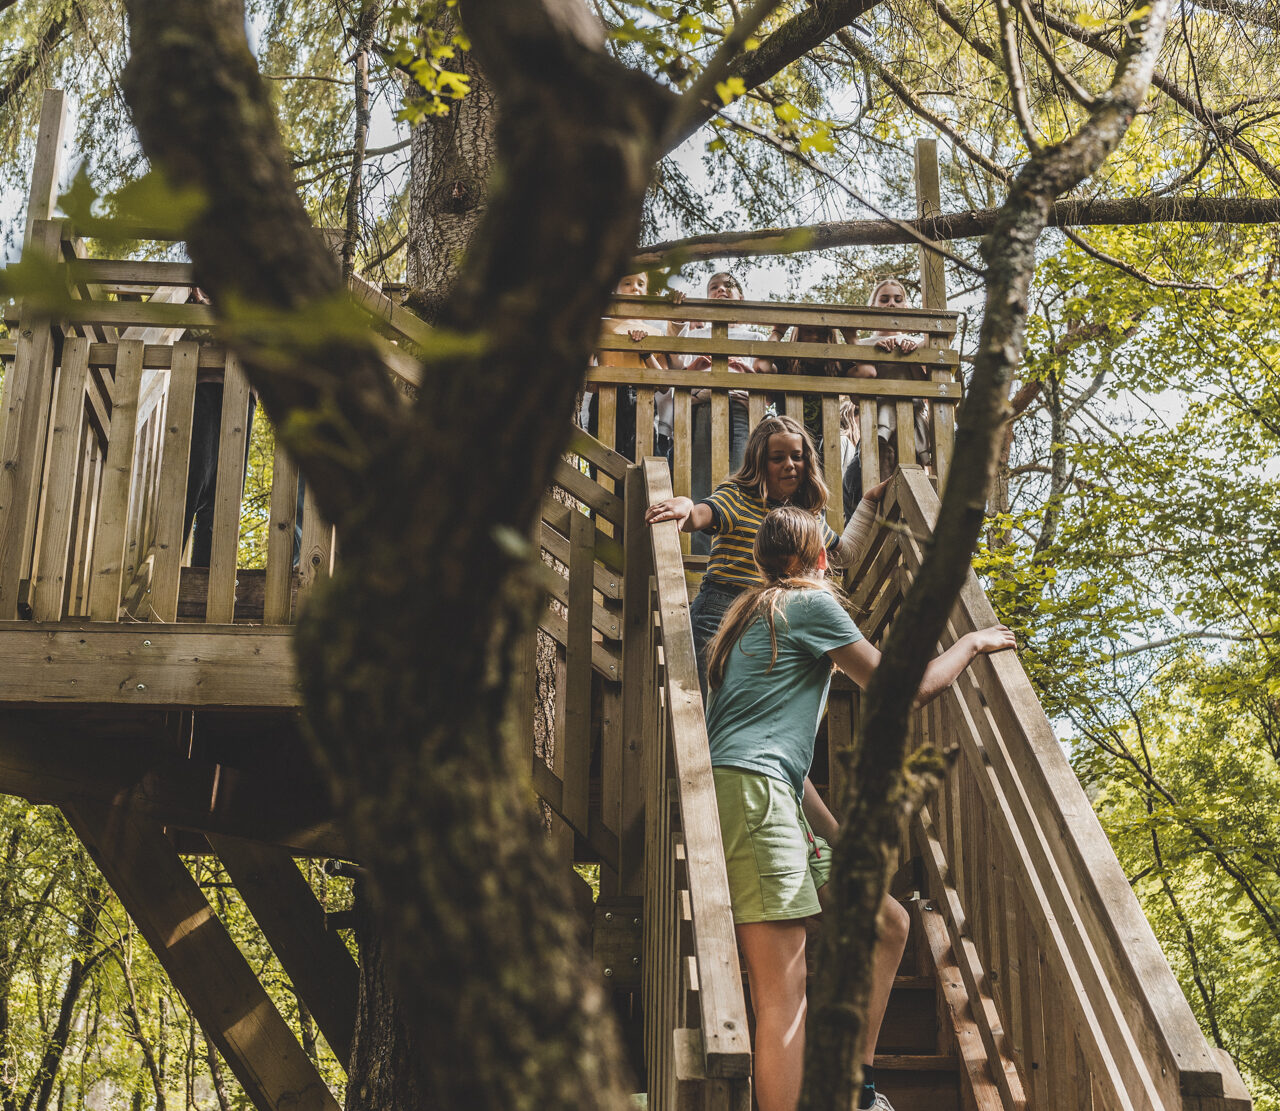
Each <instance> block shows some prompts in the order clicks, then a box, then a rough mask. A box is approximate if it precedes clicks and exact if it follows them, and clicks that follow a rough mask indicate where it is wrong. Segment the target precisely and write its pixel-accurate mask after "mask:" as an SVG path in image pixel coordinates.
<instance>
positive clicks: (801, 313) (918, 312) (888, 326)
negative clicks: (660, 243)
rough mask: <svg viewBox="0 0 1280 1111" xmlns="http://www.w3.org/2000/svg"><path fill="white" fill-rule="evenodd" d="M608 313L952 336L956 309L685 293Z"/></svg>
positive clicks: (620, 302) (622, 303) (620, 299)
mask: <svg viewBox="0 0 1280 1111" xmlns="http://www.w3.org/2000/svg"><path fill="white" fill-rule="evenodd" d="M605 315H607V316H615V317H621V318H624V319H626V318H635V319H639V320H676V321H682V320H683V321H694V322H698V321H711V322H712V323H715V322H716V321H723V322H725V323H728V324H768V325H773V324H778V325H780V326H783V327H784V328H785V327H790V326H791V325H793V324H814V325H818V326H821V327H824V328H859V329H862V330H865V331H874V330H876V329H883V330H885V331H891V332H912V333H915V332H924V333H937V334H939V335H951V334H953V333H954V332H955V330H956V325H957V323H958V321H959V315H960V314H959V313H955V312H935V311H930V310H928V309H909V308H902V309H894V310H892V311H891V312H886V311H885V310H884V309H879V308H876V307H874V306H872V305H821V304H808V303H806V304H798V303H792V304H788V303H785V302H779V301H723V300H719V299H715V298H703V297H689V298H686V299H685V300H684V301H683V302H681V303H680V304H679V305H677V304H674V303H673V302H671V301H668V300H665V299H662V298H658V297H634V296H624V295H615V296H614V297H613V299H612V300H611V301H610V302H609V309H608V310H607V312H606V314H605Z"/></svg>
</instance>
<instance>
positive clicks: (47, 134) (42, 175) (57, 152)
mask: <svg viewBox="0 0 1280 1111" xmlns="http://www.w3.org/2000/svg"><path fill="white" fill-rule="evenodd" d="M66 126H67V99H66V95H65V94H64V93H63V91H62V90H61V89H45V91H44V97H43V99H42V100H41V102H40V129H39V131H38V132H36V149H35V155H34V157H33V158H32V160H31V189H30V191H29V192H28V193H27V223H26V227H25V228H24V229H23V237H22V242H23V245H24V247H28V248H29V247H31V246H32V245H33V243H34V241H35V224H36V221H37V220H48V219H49V218H50V217H51V216H52V215H53V209H54V204H55V202H56V201H57V198H58V180H59V178H60V177H61V176H62V138H63V134H64V132H65V131H66ZM51 257H53V256H51Z"/></svg>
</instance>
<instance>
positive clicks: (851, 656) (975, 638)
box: [827, 625, 1016, 706]
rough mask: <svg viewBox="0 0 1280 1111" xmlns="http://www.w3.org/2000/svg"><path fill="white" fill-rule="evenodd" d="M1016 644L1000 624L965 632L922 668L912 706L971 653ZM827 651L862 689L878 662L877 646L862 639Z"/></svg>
mask: <svg viewBox="0 0 1280 1111" xmlns="http://www.w3.org/2000/svg"><path fill="white" fill-rule="evenodd" d="M1013 647H1016V644H1015V641H1014V639H1013V630H1011V629H1009V628H1006V627H1005V626H1004V625H993V626H991V628H989V629H979V630H978V631H977V632H973V633H966V634H965V635H964V636H962V637H961V638H960V639H959V640H957V641H956V642H955V644H953V645H952V646H951V647H950V648H948V649H947V650H946V651H945V652H943V653H942V655H940V656H935V657H934V658H933V659H932V660H930V661H929V666H928V667H927V668H925V671H924V678H923V679H921V680H920V689H919V690H918V691H917V692H916V701H915V704H916V706H923V705H924V704H925V703H926V702H930V701H932V700H933V699H935V698H937V697H938V695H939V694H941V693H942V692H943V691H944V690H946V689H947V688H948V687H949V686H951V684H952V683H954V682H955V680H956V677H957V676H958V675H959V674H960V672H962V671H963V670H964V669H965V668H966V667H968V666H969V664H970V663H971V662H972V661H973V658H974V656H979V655H987V654H990V653H992V652H1003V651H1004V650H1005V649H1006V648H1013ZM827 655H828V656H829V657H830V658H831V662H832V663H834V664H835V665H836V667H838V668H839V669H840V670H841V671H843V672H844V673H845V674H846V675H847V676H849V678H850V679H852V680H853V681H854V682H855V683H857V684H858V686H860V687H862V688H863V689H864V690H865V689H866V686H867V684H868V683H869V682H870V681H871V673H872V672H873V671H875V669H876V668H877V667H878V666H879V664H880V650H879V649H878V648H876V647H874V646H873V645H872V644H870V643H869V642H867V641H865V640H859V641H857V642H856V643H854V644H846V645H844V646H843V647H841V648H833V649H831V651H830V652H828V653H827Z"/></svg>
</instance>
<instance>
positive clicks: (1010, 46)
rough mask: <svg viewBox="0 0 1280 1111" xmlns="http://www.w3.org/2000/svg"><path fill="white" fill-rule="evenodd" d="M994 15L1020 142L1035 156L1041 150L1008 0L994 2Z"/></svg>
mask: <svg viewBox="0 0 1280 1111" xmlns="http://www.w3.org/2000/svg"><path fill="white" fill-rule="evenodd" d="M996 13H997V14H998V15H999V17H1000V37H1001V41H1002V42H1003V44H1004V72H1005V76H1006V77H1008V78H1009V97H1010V100H1011V101H1012V102H1013V114H1014V116H1015V118H1016V119H1017V121H1018V130H1019V131H1021V132H1022V141H1023V142H1024V143H1026V144H1027V149H1028V150H1029V151H1031V153H1032V154H1035V153H1036V152H1037V151H1039V150H1040V149H1041V147H1040V143H1039V141H1038V140H1037V139H1036V137H1035V135H1034V133H1033V130H1032V120H1031V107H1030V105H1029V104H1028V103H1027V81H1026V77H1025V76H1024V75H1023V72H1022V58H1021V57H1020V56H1019V54H1018V36H1017V34H1016V32H1015V31H1014V27H1013V20H1012V19H1011V18H1010V17H1009V0H996Z"/></svg>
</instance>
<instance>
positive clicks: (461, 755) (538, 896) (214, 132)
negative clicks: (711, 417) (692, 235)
mask: <svg viewBox="0 0 1280 1111" xmlns="http://www.w3.org/2000/svg"><path fill="white" fill-rule="evenodd" d="M128 7H129V14H130V17H131V18H130V30H131V44H132V56H131V59H130V62H129V66H128V68H127V70H126V75H125V90H126V95H127V97H128V99H129V103H130V105H131V108H132V110H133V113H134V118H135V122H136V123H137V126H138V131H139V134H140V136H141V139H142V143H143V146H144V148H145V150H146V152H147V154H148V156H149V157H150V158H151V160H152V162H153V164H155V165H161V166H163V167H164V168H165V169H166V170H167V172H168V174H169V176H170V179H171V180H172V181H173V182H175V183H176V184H179V185H186V186H192V187H195V188H197V189H199V191H200V193H201V195H202V196H204V197H205V198H206V200H207V202H208V203H207V206H206V208H205V210H204V212H203V213H202V214H201V215H200V216H199V217H197V219H196V220H195V222H194V223H193V225H192V226H191V227H190V228H189V230H188V232H187V243H188V249H189V251H190V253H191V256H192V259H193V261H194V262H195V265H196V268H197V271H198V273H199V275H200V281H201V284H202V285H204V286H205V288H207V289H208V290H209V292H210V294H211V295H212V296H213V298H214V302H215V305H221V306H222V307H223V308H222V310H221V311H226V310H227V308H228V307H230V306H231V305H232V304H233V301H234V299H235V297H237V296H238V297H239V298H241V299H243V300H244V301H250V302H252V303H254V304H255V306H256V307H258V308H259V309H276V310H277V311H279V312H281V313H282V314H286V315H287V314H290V313H295V314H296V313H299V312H305V313H309V314H311V315H309V316H308V319H309V320H312V321H314V320H315V319H316V318H317V314H318V313H319V312H320V311H321V310H322V309H327V308H332V310H333V311H338V309H337V306H339V304H340V302H339V293H340V288H341V287H340V282H339V275H338V273H337V268H336V266H335V265H334V263H333V261H332V260H331V259H329V258H327V257H325V255H324V252H323V248H322V247H321V246H320V245H319V243H318V241H317V240H316V238H315V236H314V234H313V233H312V231H311V229H310V227H309V224H308V222H307V219H306V215H305V213H304V212H303V210H302V209H301V206H300V205H299V204H298V202H297V199H296V196H295V195H294V193H293V191H292V187H291V183H290V180H289V172H288V164H287V161H286V159H285V156H284V153H283V151H282V150H281V148H280V144H279V139H278V136H277V135H276V133H275V128H274V124H273V121H272V118H271V112H270V103H269V99H268V97H267V95H266V92H265V90H264V89H263V87H262V82H261V79H260V77H259V76H258V74H257V72H256V69H255V67H254V64H253V59H252V56H251V54H250V53H249V51H248V49H247V45H246V43H245V41H244V26H243V22H240V23H239V25H238V26H236V27H233V26H232V25H231V23H230V22H229V20H228V18H227V12H228V8H227V6H226V0H222V2H221V3H216V4H209V3H207V2H203V0H130V3H129V5H128ZM463 14H464V17H465V18H466V19H467V25H468V29H469V30H470V33H471V36H472V39H473V41H474V43H475V48H476V52H477V56H478V57H479V58H480V60H481V62H482V64H483V65H484V66H485V69H486V72H487V73H489V74H490V75H491V79H492V80H493V81H494V85H495V90H496V92H497V93H498V95H499V97H500V98H501V101H502V104H503V108H504V112H509V113H510V120H511V121H512V122H506V121H507V120H508V117H507V116H506V115H504V117H503V120H502V121H500V124H499V129H498V149H499V151H500V157H501V160H502V163H503V173H502V175H501V180H502V182H503V187H502V188H501V190H499V191H497V192H495V193H493V194H491V196H490V201H489V205H488V209H487V211H486V214H485V216H484V218H483V220H482V222H481V224H480V226H479V228H478V230H477V232H476V234H475V236H474V237H473V240H472V249H471V251H470V252H469V254H468V255H467V258H466V259H465V260H464V265H463V268H462V270H461V271H460V273H459V276H458V279H457V282H456V285H455V291H454V293H453V294H452V295H451V296H450V298H449V299H448V301H447V302H446V303H445V304H444V305H443V307H442V311H441V314H440V322H441V324H442V325H443V327H442V329H441V330H440V332H439V333H438V334H440V335H441V336H442V340H441V343H440V346H439V347H438V349H437V350H435V351H434V352H432V353H431V360H430V364H429V366H428V367H427V372H426V373H425V374H424V376H423V385H422V389H421V391H420V396H419V398H418V400H417V402H416V403H415V405H414V406H413V407H410V406H406V405H405V404H404V403H403V400H402V399H401V398H400V396H399V395H398V394H397V393H396V392H395V391H394V390H393V389H392V387H391V386H390V384H389V382H388V378H387V372H386V368H385V367H384V366H383V365H382V364H381V361H380V359H379V358H378V356H377V351H376V348H375V347H374V345H373V344H372V343H371V342H369V341H368V340H365V339H363V338H361V337H360V336H358V335H350V334H347V333H345V332H343V333H341V334H339V335H337V336H334V337H332V342H328V341H329V340H330V337H328V336H323V337H321V338H320V342H317V337H316V334H315V330H314V328H312V329H311V330H310V331H309V332H308V333H307V334H306V336H305V338H303V337H298V336H297V333H298V331H299V329H297V328H293V329H280V330H279V331H277V332H273V333H271V334H269V335H267V334H264V333H263V332H257V333H256V334H246V332H245V331H243V330H239V331H237V332H235V333H233V342H234V343H235V344H236V346H237V348H238V350H239V351H240V352H241V354H242V355H243V357H244V360H245V365H246V368H247V370H248V373H249V376H250V378H251V380H252V381H253V382H254V383H255V384H256V385H257V386H258V387H259V388H260V391H261V396H262V400H263V403H264V405H265V406H266V408H267V410H268V412H269V413H270V415H271V417H272V420H273V422H274V423H275V425H276V427H277V428H278V429H280V435H281V436H282V439H283V440H284V441H285V442H286V443H287V444H288V446H289V448H290V450H291V451H293V453H294V454H295V455H296V456H297V458H298V460H299V463H300V466H301V469H302V471H303V473H304V474H305V476H306V478H307V480H308V483H310V484H313V486H314V489H315V491H316V496H317V498H318V500H319V501H320V503H321V508H322V511H323V512H324V513H325V516H326V517H327V518H328V519H330V520H332V521H333V522H334V523H335V524H336V525H337V527H338V528H339V530H340V531H341V534H342V537H343V540H342V545H343V546H342V551H343V558H342V564H341V567H340V568H339V570H338V572H337V574H336V575H335V576H334V578H333V579H332V580H331V581H330V583H329V584H328V585H327V587H326V588H324V589H320V590H317V591H316V592H315V593H314V594H313V595H312V596H311V598H310V599H309V601H308V606H307V610H306V612H305V614H304V617H303V620H302V622H301V623H300V624H299V627H298V635H297V646H298V656H299V674H300V677H301V679H302V687H303V694H304V698H305V701H306V706H307V709H306V718H307V723H308V726H309V728H310V731H311V733H312V735H313V737H314V740H315V748H316V752H317V754H318V756H319V757H320V759H321V760H322V761H323V763H324V765H325V767H326V768H327V769H328V771H329V773H330V781H331V784H332V786H333V790H334V794H335V797H336V801H337V803H338V806H339V809H340V812H341V813H342V815H343V817H344V819H345V821H346V824H347V826H348V829H349V830H350V833H351V836H352V839H353V842H354V843H355V844H356V845H357V847H358V849H359V852H360V856H361V858H362V860H363V861H364V862H365V863H366V864H367V865H368V867H369V870H370V877H371V883H370V897H371V900H372V904H373V907H374V914H375V917H376V919H377V921H378V923H379V925H380V926H381V928H382V933H381V937H380V940H381V942H382V943H383V944H385V945H386V949H387V955H388V959H389V964H390V969H391V973H392V975H393V976H394V977H395V983H396V986H397V988H398V989H399V999H400V1002H401V1004H402V1005H403V1007H404V1010H405V1018H406V1022H407V1023H410V1024H412V1029H413V1031H414V1035H415V1042H414V1044H415V1045H418V1046H421V1052H419V1053H417V1054H414V1055H413V1059H412V1060H411V1061H410V1062H408V1063H407V1064H406V1065H405V1068H406V1069H409V1070H412V1078H411V1079H412V1084H413V1090H414V1091H416V1092H417V1093H420V1096H421V1098H420V1100H419V1103H418V1105H419V1106H426V1107H468V1108H477V1109H487V1108H494V1109H497V1108H501V1109H503V1111H521V1109H529V1111H534V1109H537V1111H542V1109H544V1108H548V1107H557V1108H597V1107H610V1108H622V1107H624V1106H625V1105H626V1093H627V1091H628V1090H629V1081H628V1078H626V1077H625V1076H624V1067H623V1063H622V1055H621V1053H620V1051H619V1047H618V1044H617V1038H616V1034H615V1031H614V1026H613V1023H612V1021H611V1020H610V1018H609V1017H608V1016H609V1012H608V1008H607V1006H606V1001H605V996H604V992H603V990H602V988H601V986H600V984H599V983H598V982H597V979H596V976H595V972H594V969H593V967H592V964H591V962H590V960H589V958H588V957H587V955H586V954H585V953H584V951H583V947H582V944H581V939H580V938H579V936H578V932H577V930H578V927H577V923H576V920H575V918H574V916H573V914H572V901H571V897H570V893H569V888H568V884H567V878H566V877H565V876H563V875H561V874H560V873H559V872H558V871H557V869H556V866H555V863H554V861H553V860H552V858H551V856H550V854H549V852H548V850H547V848H546V846H545V843H544V837H543V836H542V827H541V823H540V822H539V820H538V818H537V815H536V813H535V811H534V808H533V807H532V805H531V799H530V792H529V789H528V783H527V770H526V769H527V763H526V762H527V759H528V756H527V748H526V747H525V741H526V738H524V737H520V736H518V735H516V731H515V730H513V729H511V728H510V727H509V717H510V715H509V713H508V710H509V707H508V700H509V697H510V694H511V692H512V691H513V690H514V689H516V688H517V687H518V686H519V684H518V683H517V682H516V678H517V669H518V668H519V667H520V666H521V663H522V661H521V659H520V655H519V653H518V652H517V646H518V645H520V644H521V643H522V641H523V639H524V637H525V636H527V635H528V634H529V633H530V631H531V630H532V628H533V619H534V615H535V611H536V609H537V606H538V605H539V604H540V603H541V599H542V591H541V588H540V586H539V585H538V580H537V578H536V576H535V575H534V574H533V572H532V567H531V565H532V563H533V562H534V560H535V558H536V557H535V555H534V553H533V552H532V551H531V549H530V546H529V545H528V544H527V542H526V541H525V540H524V539H523V538H525V537H527V536H528V535H529V534H530V530H531V528H532V526H533V524H534V521H535V518H536V515H537V512H538V507H539V504H540V501H541V497H542V494H543V491H544V489H545V487H546V484H547V480H548V476H549V475H550V474H551V471H552V467H553V465H554V463H555V461H556V459H557V458H558V457H559V455H560V453H561V451H562V450H563V448H564V444H565V441H566V438H567V434H568V428H569V423H568V418H569V414H570V410H571V407H572V403H573V399H574V397H575V395H576V393H577V391H578V388H579V386H580V384H581V378H582V370H583V369H584V368H585V367H586V365H587V361H588V357H589V355H590V352H591V349H592V347H593V346H594V343H595V340H596V338H597V335H598V330H599V323H600V317H601V315H602V313H603V310H604V308H605V305H606V302H607V298H608V294H609V290H610V289H611V288H612V286H613V284H614V283H615V282H616V280H617V277H618V275H619V274H620V273H621V272H622V270H623V268H624V266H625V264H626V260H627V258H628V255H629V253H630V251H631V249H632V248H633V246H634V243H635V237H636V234H637V230H638V227H639V215H640V206H641V202H642V199H643V195H644V190H645V187H646V185H647V182H648V177H649V172H650V169H651V167H652V165H653V162H654V159H655V157H656V153H657V136H658V134H659V131H660V129H661V126H662V123H663V120H664V114H665V111H666V109H667V106H668V105H669V103H670V97H669V94H666V93H664V92H662V90H660V89H659V88H658V87H657V86H656V85H655V84H654V83H653V82H652V81H650V80H649V79H648V78H646V77H644V76H643V75H640V74H636V73H634V72H632V71H629V70H627V69H626V68H625V67H623V66H621V65H620V64H618V63H617V62H615V61H614V60H612V59H611V58H610V57H609V55H608V53H607V51H606V49H605V44H604V40H603V34H602V33H601V30H600V28H599V26H598V24H597V23H596V22H595V21H594V19H593V18H592V17H591V16H590V15H589V14H588V12H587V10H586V8H585V7H584V6H582V5H581V4H580V3H578V2H577V0H537V2H531V0H519V2H517V0H472V2H471V3H469V4H464V5H463ZM197 135H198V136H200V141H199V142H198V143H195V142H193V139H192V137H193V136H197ZM384 1106H385V1105H384Z"/></svg>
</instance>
